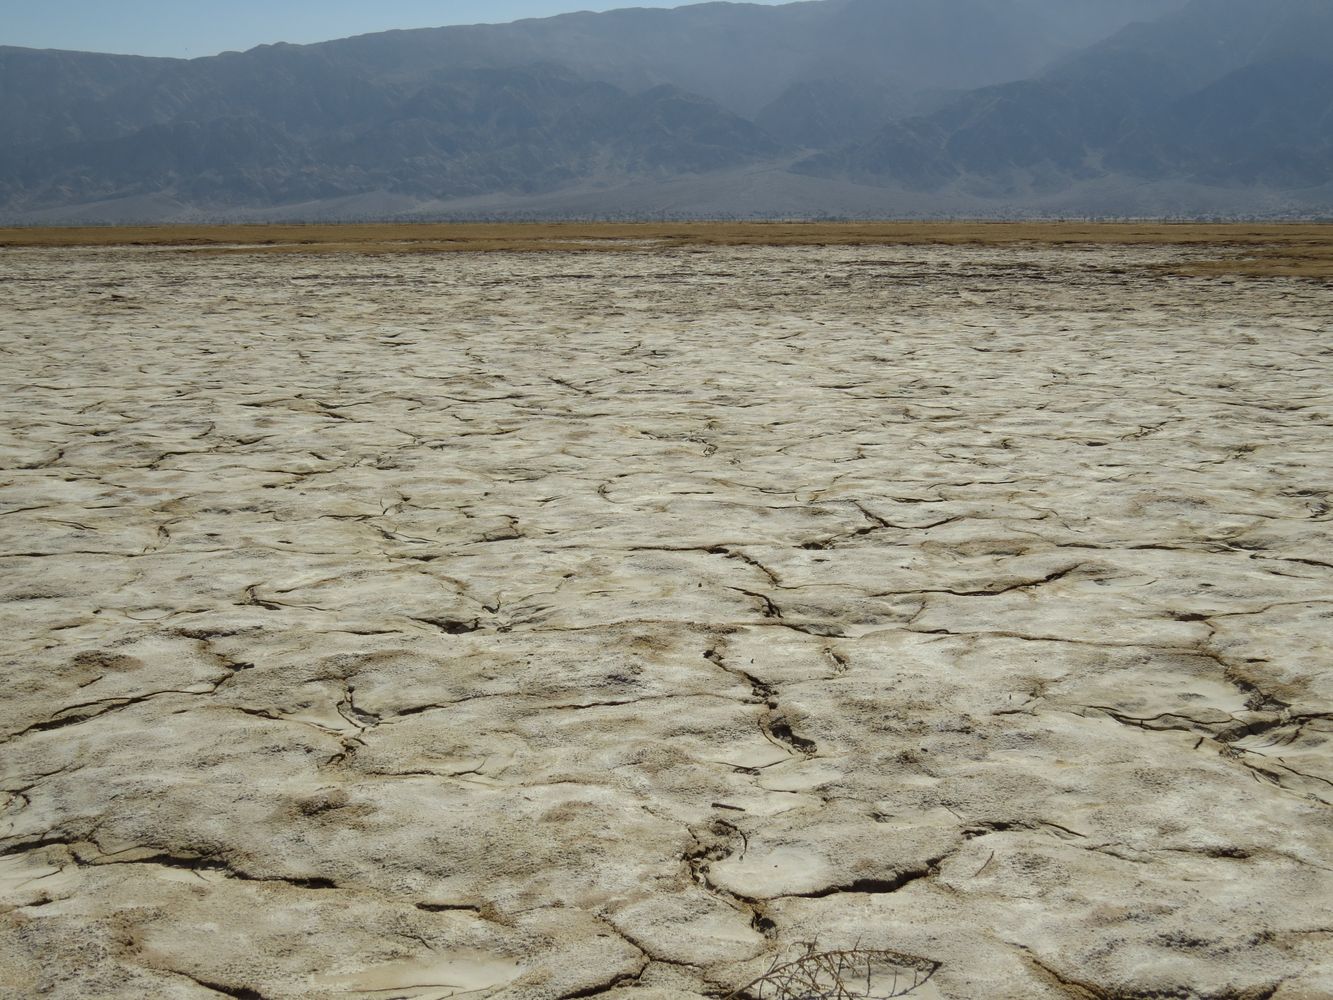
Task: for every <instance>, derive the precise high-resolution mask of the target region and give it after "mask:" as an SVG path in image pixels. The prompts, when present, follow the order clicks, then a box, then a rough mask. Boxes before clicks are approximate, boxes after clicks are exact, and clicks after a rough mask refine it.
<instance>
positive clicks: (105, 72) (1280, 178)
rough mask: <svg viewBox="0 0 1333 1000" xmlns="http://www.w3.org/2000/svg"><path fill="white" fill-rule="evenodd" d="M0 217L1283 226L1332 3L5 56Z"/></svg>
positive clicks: (767, 9) (606, 28)
mask: <svg viewBox="0 0 1333 1000" xmlns="http://www.w3.org/2000/svg"><path fill="white" fill-rule="evenodd" d="M0 130H3V134H4V135H5V137H6V141H5V143H4V147H3V150H0V216H4V217H5V218H8V219H10V220H14V221H34V222H36V221H131V220H144V221H154V220H166V219H181V220H187V219H198V218H219V219H222V218H311V219H320V218H358V217H361V218H364V217H394V216H403V217H414V216H440V217H448V216H474V217H475V216H507V215H518V216H523V215H532V216H549V215H605V216H633V215H649V216H659V217H660V216H690V215H698V216H713V217H716V216H728V215H734V216H769V215H771V216H793V215H794V216H829V215H833V216H885V215H893V216H915V215H934V214H966V215H988V214H995V215H1000V214H1008V215H1021V214H1092V215H1117V214H1146V215H1161V214H1172V215H1176V214H1180V215H1189V214H1199V215H1233V214H1234V215H1247V214H1253V215H1304V214H1328V213H1330V211H1333V209H1331V208H1330V206H1333V3H1329V2H1328V0H815V2H807V3H795V4H789V5H786V6H778V7H773V6H755V5H747V4H727V3H711V4H701V5H697V6H692V7H685V8H679V9H676V10H623V11H614V12H610V13H606V14H569V15H564V16H560V17H555V18H547V19H542V20H529V21H520V22H516V23H514V24H510V25H482V26H471V27H452V28H436V29H422V30H417V31H397V32H385V33H381V34H374V35H364V36H360V37H357V38H349V39H343V40H340V41H333V42H327V43H322V44H318V45H308V46H292V45H281V44H279V45H270V46H261V47H260V48H257V49H253V50H251V51H249V52H245V53H225V54H222V55H219V56H215V57H210V58H204V59H194V60H179V59H155V58H141V57H134V56H111V55H100V54H90V53H73V52H60V51H38V50H31V49H19V48H12V47H0Z"/></svg>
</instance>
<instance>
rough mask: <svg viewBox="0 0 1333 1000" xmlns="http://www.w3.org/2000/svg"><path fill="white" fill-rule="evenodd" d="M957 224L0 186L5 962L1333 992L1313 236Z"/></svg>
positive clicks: (240, 974) (1050, 990)
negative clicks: (226, 201)
mask: <svg viewBox="0 0 1333 1000" xmlns="http://www.w3.org/2000/svg"><path fill="white" fill-rule="evenodd" d="M752 228H753V227H752ZM974 229H975V227H974ZM974 229H967V228H966V227H963V228H958V227H955V228H954V229H952V230H950V229H948V228H947V227H942V228H935V229H928V228H926V227H918V228H917V229H916V230H914V231H913V232H909V231H907V230H905V229H904V230H902V231H894V232H890V231H888V230H886V229H883V228H881V229H875V228H874V227H868V228H867V227H860V228H857V227H845V228H843V229H842V230H834V229H828V228H825V229H824V230H821V231H814V230H799V229H792V228H791V227H787V228H770V229H767V230H764V229H762V227H759V228H755V229H753V231H752V230H751V229H746V230H744V231H741V230H738V229H737V228H736V227H730V228H728V227H720V228H718V229H713V230H709V229H707V228H706V227H703V228H693V229H689V230H679V229H677V228H672V227H646V228H639V229H633V228H626V227H619V228H617V227H609V228H596V227H584V228H583V229H579V228H578V227H574V228H571V229H568V230H562V229H559V228H555V229H552V228H551V227H546V228H544V229H542V230H541V231H525V230H521V229H514V228H513V227H510V228H507V229H504V230H503V231H497V230H490V231H487V230H485V229H484V228H482V229H475V228H474V229H471V230H468V229H466V227H462V228H458V229H455V230H448V229H441V230H440V231H438V232H437V231H434V230H432V231H429V232H427V231H424V230H419V229H405V230H403V231H384V230H374V231H371V230H361V231H359V232H360V233H361V235H357V233H358V231H357V230H346V229H344V230H340V229H336V228H335V229H326V230H321V231H319V232H318V233H315V234H314V235H311V233H310V232H305V231H300V232H285V231H280V230H277V229H269V230H267V231H266V232H261V231H257V230H241V229H237V230H214V231H208V232H205V233H203V234H202V235H201V234H200V233H197V232H196V233H190V234H183V233H181V232H179V231H171V230H162V231H155V232H140V233H126V232H124V231H114V230H93V231H85V232H83V233H82V234H81V235H80V232H79V231H64V232H63V233H54V234H53V233H51V232H41V231H7V232H5V233H0V383H3V393H2V394H0V421H2V426H3V428H4V433H3V435H2V436H0V565H2V566H3V573H2V574H0V618H2V619H3V633H0V634H3V637H4V641H3V646H2V647H0V657H2V659H0V670H2V671H3V674H2V675H0V676H2V678H3V690H4V697H3V698H0V995H2V996H5V997H18V998H28V997H34V998H35V997H42V998H56V1000H88V998H117V1000H138V998H153V1000H156V998H172V1000H205V998H208V997H217V996H229V997H235V998H241V1000H295V998H343V997H352V998H391V997H392V998H404V1000H408V998H410V1000H443V998H447V997H453V996H471V997H494V998H504V1000H528V998H532V1000H573V998H578V997H605V998H607V1000H697V998H701V997H712V998H716V1000H721V998H724V997H728V996H732V995H738V996H743V997H757V996H761V995H762V996H774V995H776V994H775V993H774V992H773V989H772V986H771V984H765V983H762V982H761V983H759V984H756V985H751V986H749V987H748V988H746V987H747V984H751V983H753V982H754V980H756V978H758V977H761V976H762V975H763V974H764V973H765V972H766V971H767V970H769V969H771V968H772V967H773V966H774V963H775V962H778V963H781V962H783V961H788V960H791V959H792V958H793V956H799V955H801V954H802V953H803V952H804V950H806V949H813V950H815V951H827V950H835V949H841V950H852V951H854V952H863V953H866V954H872V953H873V954H874V955H876V956H878V958H877V961H878V962H879V963H880V967H879V968H878V969H877V971H876V973H875V975H876V977H877V980H876V984H875V987H874V989H873V990H872V992H874V993H875V995H877V996H887V995H890V994H891V993H894V992H898V993H903V994H904V995H907V996H913V997H921V998H948V1000H1059V998H1094V1000H1131V998H1153V997H1160V998H1199V1000H1265V998H1271V1000H1316V998H1329V997H1333V665H1331V664H1330V658H1331V657H1333V500H1330V496H1331V495H1333V284H1330V282H1329V281H1328V277H1329V274H1328V270H1329V266H1328V264H1329V261H1330V259H1331V257H1330V254H1329V246H1330V241H1331V240H1333V231H1330V229H1329V228H1328V227H1322V228H1321V227H1303V228H1301V229H1299V230H1297V229H1295V228H1293V229H1290V230H1281V229H1280V227H1271V228H1270V229H1256V228H1255V227H1249V228H1245V227H1238V228H1231V229H1226V228H1214V229H1203V228H1198V227H1191V228H1188V229H1186V228H1180V229H1172V228H1171V227H1158V228H1157V229H1155V230H1154V229H1151V227H1147V228H1145V227H1138V228H1137V229H1134V230H1133V231H1132V232H1131V231H1129V230H1126V229H1121V230H1116V229H1114V228H1106V227H1103V228H1101V229H1077V230H1071V229H1065V230H1059V229H1058V228H1052V227H1044V228H1041V229H1027V230H1024V229H1022V228H1017V229H1011V230H1005V231H1003V232H1001V230H985V231H974ZM312 232H313V231H312ZM895 232H896V234H897V235H895ZM756 233H757V235H755V234H756ZM790 233H794V234H795V235H790ZM839 233H841V235H839ZM783 234H788V235H783ZM992 236H994V238H991V237H992ZM450 250H452V251H463V252H445V251H450ZM524 251H533V252H524ZM890 967H892V971H893V974H894V975H896V976H897V977H898V978H897V983H896V986H895V985H894V984H893V982H892V980H890V979H889V978H887V977H888V975H889V971H888V970H889V968H890ZM738 990H740V991H741V992H740V993H739V994H737V993H736V991H738Z"/></svg>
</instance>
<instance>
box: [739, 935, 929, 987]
mask: <svg viewBox="0 0 1333 1000" xmlns="http://www.w3.org/2000/svg"><path fill="white" fill-rule="evenodd" d="M939 968H940V963H939V962H935V961H932V960H930V959H927V958H919V957H918V956H916V955H907V954H904V953H903V952H900V951H889V950H884V949H873V948H860V947H856V948H848V949H838V950H835V951H817V950H816V946H814V945H806V946H805V952H804V953H803V954H802V955H801V957H800V958H797V959H795V960H792V961H786V962H784V961H782V959H781V958H780V957H779V958H777V959H774V961H773V965H772V966H770V967H769V970H768V971H767V972H765V973H764V974H763V975H762V976H759V977H758V978H757V979H754V980H752V981H750V982H748V983H746V984H745V985H744V986H742V987H741V988H740V989H738V990H736V991H735V992H734V993H732V994H731V995H730V996H728V997H726V1000H739V998H750V1000H889V998H892V997H906V996H911V995H912V994H913V993H914V992H915V991H916V990H918V989H920V988H921V987H922V986H924V985H925V984H926V983H927V982H928V981H929V980H930V978H931V977H932V976H934V975H935V973H936V972H938V971H939Z"/></svg>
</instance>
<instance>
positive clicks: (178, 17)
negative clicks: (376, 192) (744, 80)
mask: <svg viewBox="0 0 1333 1000" xmlns="http://www.w3.org/2000/svg"><path fill="white" fill-rule="evenodd" d="M755 2H758V3H770V4H771V3H779V2H785V0H755ZM685 4H686V0H619V2H616V0H610V2H608V0H587V2H584V3H580V2H578V0H227V2H224V3H218V2H213V0H210V2H204V0H0V45H26V46H31V47H33V48H54V49H82V50H85V51H92V52H125V53H133V54H136V55H152V56H206V55H213V54H215V53H217V52H222V51H225V50H227V49H248V48H252V47H254V46H255V45H260V44H262V43H264V42H279V41H281V42H319V41H325V40H327V39H330V38H343V37H345V36H347V35H359V34H364V33H365V32H368V31H384V30H386V29H388V28H424V27H434V26H436V25H441V24H475V23H477V22H481V21H488V22H495V21H513V20H516V19H518V18H520V17H546V16H549V15H551V14H563V13H566V12H568V11H571V10H612V9H615V8H617V7H680V6H684V5H685Z"/></svg>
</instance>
